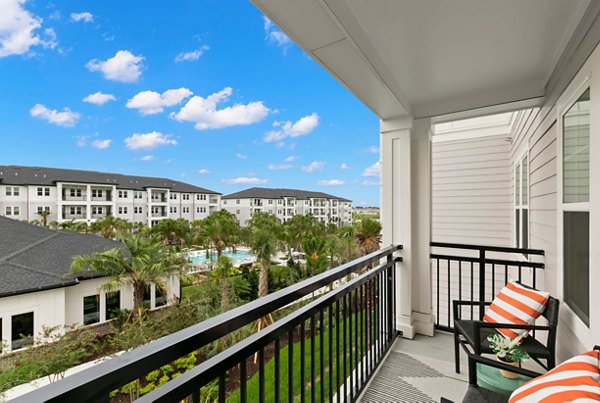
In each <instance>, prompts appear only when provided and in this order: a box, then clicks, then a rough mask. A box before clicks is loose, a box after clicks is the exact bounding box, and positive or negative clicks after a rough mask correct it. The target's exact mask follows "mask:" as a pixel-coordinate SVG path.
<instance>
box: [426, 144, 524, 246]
mask: <svg viewBox="0 0 600 403" xmlns="http://www.w3.org/2000/svg"><path fill="white" fill-rule="evenodd" d="M509 152H510V142H509V139H508V134H507V135H499V136H490V137H483V138H482V137H475V138H469V139H462V140H451V141H443V142H434V143H433V144H432V185H431V186H432V239H433V241H436V242H454V243H466V244H476V245H477V244H485V245H496V246H510V245H511V234H512V232H511V229H512V219H511V217H512V209H511V198H510V191H511V182H510V170H509V167H510V154H509Z"/></svg>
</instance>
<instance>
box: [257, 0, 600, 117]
mask: <svg viewBox="0 0 600 403" xmlns="http://www.w3.org/2000/svg"><path fill="white" fill-rule="evenodd" d="M251 1H252V2H253V3H254V4H255V5H256V6H257V7H258V8H259V9H261V11H263V12H264V13H265V14H266V15H267V16H268V17H269V18H271V20H273V22H275V24H277V25H278V26H279V27H280V28H281V29H282V30H283V31H284V32H285V33H286V34H288V36H290V38H291V39H292V40H293V41H294V42H296V43H297V44H298V45H299V46H300V47H302V48H303V49H304V50H305V51H306V52H307V53H308V54H309V55H310V56H312V57H313V58H314V59H315V60H316V61H317V62H319V63H320V64H321V65H322V66H323V67H324V68H326V69H327V70H328V71H329V72H330V73H331V74H332V75H333V76H334V77H335V78H336V79H338V80H339V81H340V82H341V83H342V84H343V85H345V86H346V87H347V88H348V89H349V90H350V91H351V92H352V93H353V94H354V95H356V96H357V97H358V98H359V99H361V100H362V101H363V102H364V103H365V104H366V105H367V106H368V107H370V108H371V109H372V110H373V111H374V112H375V113H376V114H377V115H379V116H380V117H381V118H384V119H388V118H393V117H398V116H403V115H412V116H413V117H415V118H421V117H433V116H439V115H446V114H450V113H455V112H461V111H466V110H473V109H476V108H485V107H489V106H494V105H499V104H511V103H515V102H519V101H521V102H523V101H525V100H529V101H532V102H533V104H535V103H536V102H537V103H539V100H540V98H541V97H543V96H544V95H546V93H547V88H548V84H549V83H552V76H553V73H554V72H555V69H556V67H557V65H558V66H560V64H561V63H562V59H565V58H564V57H563V58H562V59H561V56H562V55H563V53H565V54H566V52H565V49H567V48H568V46H571V45H572V44H570V43H569V41H570V40H571V38H572V37H573V36H574V33H575V32H577V30H578V27H579V30H581V29H582V28H581V25H582V24H581V22H582V21H584V20H585V18H584V16H585V15H586V13H588V14H589V13H590V11H589V10H588V7H589V8H590V9H592V8H593V7H590V0H501V1H500V0H452V1H450V0H251ZM588 19H590V18H588ZM590 20H592V21H595V17H594V18H591V19H590ZM589 24H591V23H589ZM559 62H560V63H559Z"/></svg>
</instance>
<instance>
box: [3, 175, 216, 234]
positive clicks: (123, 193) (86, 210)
mask: <svg viewBox="0 0 600 403" xmlns="http://www.w3.org/2000/svg"><path fill="white" fill-rule="evenodd" d="M7 187H10V188H11V193H13V192H12V189H13V188H14V187H17V188H19V195H18V196H13V195H11V196H7V195H6V188H7ZM38 188H42V196H38V193H37V191H38ZM46 188H48V189H49V190H50V195H49V196H45V189H46ZM71 188H79V189H81V192H82V194H81V197H70V196H67V197H66V199H64V200H63V195H62V193H63V190H64V191H66V192H69V189H71ZM93 189H102V191H103V192H104V193H103V196H102V197H99V198H98V197H96V198H93V197H92V193H91V191H92V190H93ZM154 190H155V191H161V192H165V190H164V189H163V190H159V189H154ZM106 191H109V192H110V194H109V195H107V194H106ZM170 193H171V192H167V193H166V195H167V201H166V203H161V202H157V201H152V200H151V199H150V198H149V192H148V191H135V190H133V189H119V188H116V187H115V186H106V185H92V184H80V183H77V184H74V183H62V182H61V183H58V185H57V186H37V185H28V186H18V185H10V186H8V185H0V215H1V216H5V215H6V214H5V213H6V207H10V208H11V210H12V209H13V208H14V207H18V208H19V214H18V215H12V214H11V215H10V216H9V217H10V218H14V219H16V220H26V221H32V220H39V219H40V217H39V216H38V215H37V209H38V207H41V208H50V215H49V217H48V222H50V221H59V222H61V221H66V220H70V219H73V220H76V221H85V222H88V223H91V222H93V221H95V220H96V219H98V218H101V217H104V216H106V215H108V214H109V212H110V215H113V216H115V217H118V218H121V219H124V220H128V221H134V222H141V223H144V224H146V225H150V224H151V222H152V221H153V220H160V219H165V218H173V219H177V218H183V219H186V220H188V221H193V220H198V219H202V218H206V217H208V216H209V215H210V214H211V213H214V212H217V211H218V210H219V206H220V203H221V200H220V199H221V198H220V195H215V194H200V193H181V192H172V193H173V195H174V196H175V197H176V198H174V199H170V197H169V195H170ZM136 194H138V195H141V198H136V197H134V196H135V195H136ZM184 194H185V195H187V198H186V199H185V200H184V199H183V198H182V196H183V195H184ZM149 200H150V201H151V204H149V203H148V201H149ZM152 206H158V207H163V206H164V207H166V210H167V213H166V216H164V217H149V216H151V215H152V214H151V207H152ZM171 206H172V207H175V208H176V212H175V213H170V212H169V208H170V207H171ZM70 207H80V208H81V214H79V215H75V216H72V215H71V214H70V211H69V210H70ZM94 207H102V208H103V212H102V214H100V215H96V216H94V215H93V214H92V209H93V208H94ZM63 209H64V210H63ZM136 209H138V211H139V209H141V211H142V212H141V213H139V212H138V213H136ZM63 211H64V212H63Z"/></svg>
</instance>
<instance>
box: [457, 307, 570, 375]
mask: <svg viewBox="0 0 600 403" xmlns="http://www.w3.org/2000/svg"><path fill="white" fill-rule="evenodd" d="M453 302H454V303H453V311H454V359H455V364H456V372H457V373H459V372H460V351H459V349H458V348H459V345H460V346H461V347H462V348H463V350H465V352H466V353H467V356H468V359H469V383H470V384H471V385H477V363H482V364H485V365H489V366H492V367H496V368H500V369H505V370H508V371H511V372H515V373H518V374H521V375H525V376H528V377H536V376H539V375H541V374H540V373H537V372H534V371H530V370H527V369H524V368H515V367H513V366H510V365H508V364H505V363H502V362H499V361H496V360H492V359H490V358H487V357H483V356H482V354H493V352H492V350H491V349H490V346H489V343H488V340H487V337H488V335H489V334H490V333H492V332H493V331H494V329H499V328H505V329H528V330H530V331H545V332H548V339H547V342H546V344H545V345H544V344H543V343H541V342H540V341H539V340H537V339H536V338H535V337H532V335H531V334H530V335H529V336H527V337H525V338H524V339H523V343H522V344H521V348H522V349H523V350H524V351H525V352H527V354H529V356H530V357H531V358H532V359H533V360H534V361H535V362H537V363H538V364H539V365H540V366H541V367H542V368H544V369H546V370H550V369H552V368H554V366H555V365H556V328H557V326H558V311H559V304H560V302H559V301H558V300H557V299H556V298H553V297H549V299H548V303H547V305H546V309H545V310H544V313H543V314H542V316H543V317H544V318H546V319H547V321H548V324H547V325H544V326H540V325H535V324H534V325H513V324H504V323H487V322H484V321H483V320H465V319H461V318H460V311H461V309H460V308H461V307H462V306H478V307H479V312H481V313H482V312H483V311H484V308H485V307H487V306H489V305H491V302H481V301H456V300H455V301H453ZM480 315H481V316H483V314H480ZM542 360H544V361H545V362H546V363H545V364H544V363H543V362H542Z"/></svg>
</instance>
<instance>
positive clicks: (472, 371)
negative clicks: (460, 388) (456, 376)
mask: <svg viewBox="0 0 600 403" xmlns="http://www.w3.org/2000/svg"><path fill="white" fill-rule="evenodd" d="M469 384H471V385H473V386H477V362H475V360H474V359H472V358H471V357H469Z"/></svg>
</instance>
